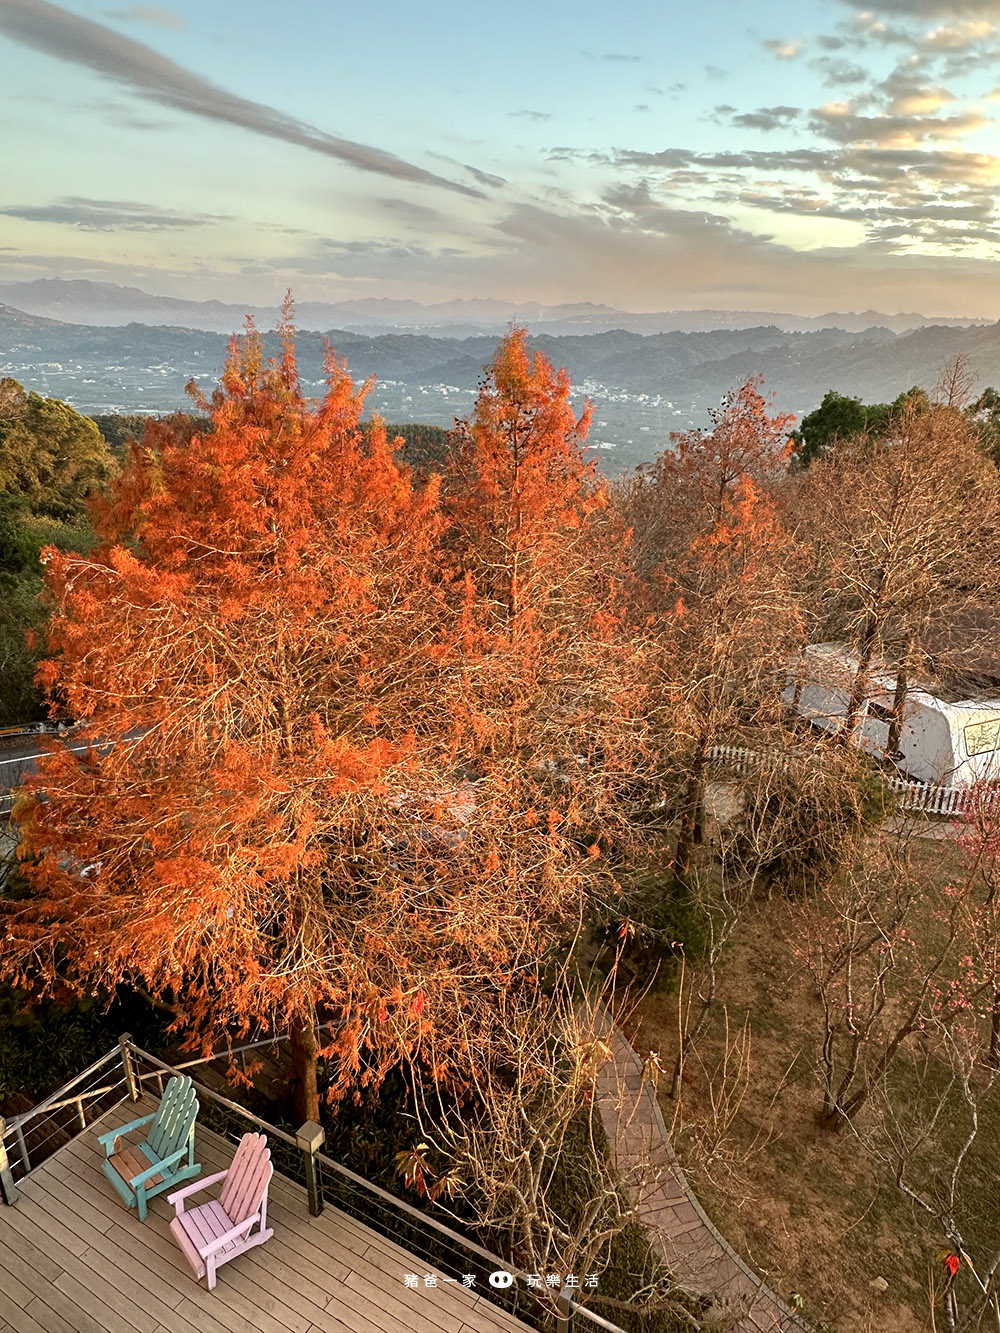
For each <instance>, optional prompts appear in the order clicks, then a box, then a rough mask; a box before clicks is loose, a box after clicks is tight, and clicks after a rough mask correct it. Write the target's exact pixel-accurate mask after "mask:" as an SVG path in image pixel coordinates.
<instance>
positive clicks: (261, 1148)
mask: <svg viewBox="0 0 1000 1333" xmlns="http://www.w3.org/2000/svg"><path fill="white" fill-rule="evenodd" d="M273 1171H274V1167H273V1166H272V1165H271V1150H270V1149H269V1148H268V1146H267V1139H266V1138H265V1137H264V1135H263V1134H244V1135H243V1137H242V1139H240V1145H239V1147H238V1148H237V1149H236V1156H235V1157H234V1158H233V1164H232V1166H231V1167H230V1168H229V1171H228V1173H227V1175H226V1181H225V1184H224V1185H223V1187H222V1193H221V1194H220V1195H219V1203H220V1204H221V1205H222V1207H223V1208H224V1209H225V1212H226V1215H227V1216H228V1217H229V1218H230V1219H231V1220H232V1222H233V1225H234V1226H235V1225H237V1224H238V1223H240V1222H243V1221H245V1220H246V1219H247V1218H248V1217H252V1216H253V1214H254V1213H256V1212H257V1210H258V1209H259V1208H260V1202H261V1199H263V1197H264V1195H265V1194H266V1193H267V1187H268V1184H269V1183H270V1180H271V1175H272V1173H273Z"/></svg>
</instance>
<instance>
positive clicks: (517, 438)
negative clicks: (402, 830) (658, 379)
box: [443, 328, 644, 910]
mask: <svg viewBox="0 0 1000 1333" xmlns="http://www.w3.org/2000/svg"><path fill="white" fill-rule="evenodd" d="M571 393H572V386H571V384H570V380H569V376H568V375H567V373H566V371H565V370H559V371H556V370H555V369H554V368H553V366H552V365H551V363H550V362H549V360H548V359H547V358H546V357H545V355H544V354H542V353H534V354H533V353H532V352H531V350H530V349H529V347H528V339H527V333H526V331H525V330H524V329H521V328H514V329H512V330H511V332H510V333H509V334H508V335H507V336H506V337H505V338H504V339H503V340H502V341H501V342H500V344H499V346H498V348H497V351H496V354H495V356H494V358H493V361H492V362H491V363H490V365H489V366H488V367H487V368H486V375H485V378H484V379H483V382H482V384H481V386H480V391H479V395H478V397H477V400H476V405H475V410H474V412H473V414H472V416H471V417H470V418H468V419H466V420H463V421H459V422H457V423H456V430H455V449H454V452H453V457H452V461H451V466H450V469H449V470H448V471H447V472H446V473H445V476H444V480H443V495H444V503H445V507H446V510H447V512H448V514H449V517H450V519H451V524H452V526H451V528H450V531H449V534H448V539H447V540H448V549H449V551H450V552H451V553H452V555H453V557H454V559H455V565H456V569H457V570H458V571H459V572H460V573H461V576H462V577H463V579H464V607H463V633H464V635H465V642H466V644H475V647H476V653H475V656H474V657H469V658H468V659H467V660H466V663H465V670H464V672H463V675H462V677H461V678H460V681H459V682H457V691H456V698H455V701H454V704H453V707H454V708H455V709H456V710H457V711H456V718H457V720H458V722H459V724H460V726H461V728H462V729H463V731H464V734H465V736H466V742H465V743H466V745H467V748H468V750H469V752H470V754H473V755H474V756H475V762H476V764H477V767H478V771H479V772H480V773H481V774H483V775H484V776H485V775H488V777H489V782H490V784H491V786H490V790H491V791H492V793H493V796H494V798H495V802H496V805H495V822H496V824H497V826H498V827H502V826H504V825H505V823H507V821H510V820H513V821H514V825H515V828H514V829H512V830H511V836H510V838H509V839H508V842H509V843H510V845H513V844H515V843H516V842H517V838H518V836H521V837H523V833H522V834H518V833H517V831H516V825H517V820H518V818H520V816H519V815H518V814H517V813H516V812H519V811H520V812H523V811H524V810H525V809H527V810H528V811H529V817H530V818H540V817H544V818H546V819H548V820H549V821H550V824H551V827H552V828H553V829H558V830H559V833H560V840H559V841H558V844H553V850H552V859H551V861H550V870H551V873H552V874H553V876H554V882H558V883H559V884H560V885H561V886H562V890H563V891H564V892H565V894H566V895H567V896H565V897H564V898H563V899H562V902H563V905H564V906H566V905H568V904H569V903H570V902H572V893H573V891H574V888H575V890H577V891H578V890H579V887H580V883H579V879H578V878H577V879H574V876H573V873H572V871H571V869H570V866H571V865H572V860H573V854H572V851H571V850H570V849H571V845H575V843H578V842H579V840H580V839H581V837H583V834H584V830H587V831H588V834H587V836H588V837H590V836H593V838H594V841H593V842H591V843H589V846H590V847H591V849H592V850H596V848H597V846H598V845H600V846H601V847H602V849H607V847H608V846H609V844H610V842H612V841H615V840H617V841H619V842H621V840H622V839H623V838H624V839H625V840H626V841H627V840H628V837H629V836H630V832H631V830H630V827H629V812H628V801H627V799H626V796H625V788H626V787H627V786H628V785H629V784H630V783H633V782H634V780H635V777H636V772H637V768H638V767H640V766H641V763H642V753H641V752H642V737H643V734H644V733H643V722H642V700H643V685H642V679H641V675H642V672H641V662H642V643H641V639H640V638H639V637H637V636H636V635H635V634H634V632H633V627H632V626H631V625H630V623H629V616H628V585H629V580H630V578H631V575H630V571H629V569H628V565H627V548H628V539H627V538H628V535H627V533H625V532H624V531H622V529H621V513H620V510H615V509H613V508H612V507H611V506H609V504H608V492H607V485H606V482H605V480H604V478H603V477H601V476H600V475H599V474H598V473H597V471H596V466H595V463H594V461H593V460H592V459H591V458H590V457H588V455H587V453H586V448H585V445H586V437H587V431H588V429H589V424H590V417H591V409H590V405H589V404H587V405H585V406H584V408H583V410H582V411H581V412H580V413H577V412H576V411H575V410H574V408H573V406H572V403H571V401H570V399H571ZM598 830H599V833H600V836H598ZM559 858H562V861H561V862H560V868H559V870H558V871H557V870H556V868H555V867H556V863H557V862H559ZM564 872H565V873H564ZM576 906H577V905H576V904H574V910H575V907H576Z"/></svg>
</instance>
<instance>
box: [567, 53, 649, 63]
mask: <svg viewBox="0 0 1000 1333" xmlns="http://www.w3.org/2000/svg"><path fill="white" fill-rule="evenodd" d="M580 54H581V55H582V56H583V57H584V59H585V60H607V61H609V62H610V63H611V64H613V65H634V64H637V63H638V62H639V61H640V60H641V59H642V56H637V55H632V54H631V52H628V51H581V52H580Z"/></svg>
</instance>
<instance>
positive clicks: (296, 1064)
mask: <svg viewBox="0 0 1000 1333" xmlns="http://www.w3.org/2000/svg"><path fill="white" fill-rule="evenodd" d="M288 1042H289V1046H290V1047H291V1052H292V1102H293V1105H294V1108H295V1123H296V1126H298V1125H304V1124H305V1122H306V1121H307V1120H314V1121H316V1123H317V1124H318V1123H319V1086H318V1084H317V1080H316V1052H317V1051H318V1049H319V1043H318V1042H317V1040H316V1029H315V1027H314V1025H313V1023H312V1022H310V1021H307V1020H303V1019H299V1018H297V1019H295V1020H294V1021H293V1022H292V1024H291V1026H290V1027H289V1029H288Z"/></svg>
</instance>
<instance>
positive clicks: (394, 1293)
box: [0, 1097, 528, 1333]
mask: <svg viewBox="0 0 1000 1333" xmlns="http://www.w3.org/2000/svg"><path fill="white" fill-rule="evenodd" d="M154 1108H155V1101H153V1099H151V1098H149V1097H147V1098H146V1099H144V1101H143V1102H140V1103H139V1104H138V1106H136V1105H134V1104H133V1103H131V1102H130V1103H128V1104H127V1105H124V1106H119V1107H117V1108H116V1109H115V1110H113V1111H111V1112H109V1113H108V1114H107V1115H106V1116H104V1117H102V1119H101V1120H99V1121H97V1122H95V1124H94V1125H93V1126H92V1127H91V1128H90V1129H89V1130H87V1131H86V1132H85V1133H83V1134H81V1135H80V1137H79V1138H77V1139H74V1140H73V1141H72V1142H71V1143H68V1144H67V1145H66V1146H65V1147H64V1148H62V1149H60V1150H59V1152H57V1153H56V1154H55V1155H54V1156H53V1157H51V1158H49V1160H48V1161H47V1162H45V1163H44V1164H43V1165H42V1166H40V1167H39V1168H38V1169H37V1170H36V1171H34V1172H32V1174H31V1175H30V1176H28V1177H27V1179H26V1180H24V1181H22V1182H21V1183H20V1184H19V1185H18V1190H19V1198H18V1202H17V1203H16V1204H14V1205H13V1206H9V1207H4V1206H3V1205H2V1204H0V1333H70V1330H73V1333H346V1331H347V1330H353V1333H524V1330H525V1329H527V1327H528V1326H527V1325H526V1324H523V1323H521V1322H520V1321H519V1320H517V1319H514V1318H512V1317H511V1316H510V1315H508V1314H506V1313H505V1312H504V1311H502V1310H500V1309H498V1308H497V1307H496V1306H495V1305H493V1304H491V1302H489V1301H488V1300H486V1299H484V1298H483V1297H482V1295H481V1294H478V1293H477V1292H476V1291H475V1290H471V1291H470V1290H467V1289H465V1288H464V1287H463V1286H462V1285H461V1284H460V1283H456V1282H445V1280H444V1278H443V1275H441V1274H438V1275H437V1280H438V1285H437V1286H436V1287H426V1286H425V1285H424V1276H425V1275H426V1274H431V1273H433V1272H434V1270H433V1269H431V1268H429V1267H428V1266H427V1265H426V1263H424V1262H423V1261H421V1260H419V1259H416V1258H414V1257H413V1256H412V1255H410V1254H408V1253H407V1251H405V1250H402V1249H400V1248H399V1247H398V1246H396V1245H394V1244H393V1243H392V1242H391V1241H387V1240H385V1239H383V1237H381V1236H379V1235H378V1234H377V1233H376V1232H374V1231H371V1230H369V1229H368V1228H367V1227H365V1226H363V1225H362V1224H361V1223H359V1222H356V1221H354V1219H353V1218H349V1217H347V1216H345V1215H344V1214H343V1213H341V1212H339V1211H337V1210H336V1209H334V1208H331V1207H330V1206H329V1205H327V1207H326V1208H325V1210H324V1211H323V1213H322V1215H321V1216H320V1217H310V1216H309V1211H308V1207H307V1203H306V1194H305V1190H304V1189H302V1188H301V1186H299V1185H297V1184H295V1183H294V1182H293V1181H291V1180H289V1179H288V1178H287V1177H286V1176H280V1175H277V1174H275V1176H274V1178H273V1180H272V1182H271V1190H270V1195H269V1201H268V1210H267V1217H268V1224H269V1225H270V1226H272V1227H273V1228H274V1237H273V1239H272V1240H270V1241H268V1242H267V1244H266V1245H263V1246H261V1247H260V1248H259V1249H256V1250H251V1251H250V1252H249V1253H247V1254H244V1255H241V1256H240V1257H239V1258H237V1259H234V1260H233V1261H232V1262H231V1263H230V1264H227V1265H226V1266H225V1267H223V1268H221V1269H220V1270H219V1280H218V1286H217V1287H216V1289H215V1291H213V1292H211V1293H209V1292H207V1291H206V1290H205V1283H204V1279H202V1281H201V1282H197V1281H196V1280H195V1278H194V1274H193V1273H192V1271H191V1269H190V1268H189V1267H188V1265H187V1263H186V1262H185V1260H184V1258H183V1257H182V1255H181V1252H180V1249H179V1248H178V1246H177V1244H176V1243H175V1241H174V1240H173V1238H172V1236H171V1235H170V1231H169V1227H168V1221H169V1218H170V1217H172V1216H173V1209H172V1208H171V1207H170V1205H169V1204H168V1203H167V1202H166V1197H165V1196H164V1195H161V1196H160V1197H159V1198H157V1199H154V1200H152V1201H151V1203H150V1207H149V1217H148V1219H147V1221H146V1222H145V1223H141V1222H139V1220H138V1218H137V1217H136V1214H135V1212H134V1211H130V1210H129V1209H127V1208H125V1206H124V1205H123V1204H122V1202H121V1200H120V1199H119V1198H118V1197H117V1195H116V1194H115V1192H114V1190H113V1189H112V1187H111V1185H110V1184H109V1182H108V1181H107V1180H106V1179H105V1177H104V1175H103V1173H102V1171H101V1169H100V1161H101V1158H102V1156H103V1153H102V1150H101V1148H100V1145H99V1144H98V1142H97V1135H98V1134H99V1133H103V1132H104V1131H105V1130H107V1129H113V1128H114V1127H115V1126H116V1125H120V1124H125V1123H126V1122H127V1121H128V1120H131V1119H134V1118H135V1117H136V1116H139V1115H146V1114H149V1112H150V1111H151V1110H152V1109H154ZM196 1144H197V1160H198V1161H199V1162H200V1163H201V1165H202V1174H203V1175H206V1176H207V1175H211V1174H212V1173H213V1172H214V1171H219V1170H222V1169H223V1168H224V1167H226V1166H227V1165H228V1164H229V1162H230V1161H231V1160H232V1156H233V1152H234V1150H235V1149H234V1145H232V1144H230V1143H228V1142H226V1140H225V1139H222V1138H220V1137H219V1136H218V1135H217V1134H213V1133H212V1132H211V1131H209V1130H206V1129H202V1128H200V1127H199V1128H198V1129H197V1130H196ZM209 1197H211V1196H209ZM408 1273H414V1274H417V1275H418V1277H419V1286H418V1287H416V1288H415V1289H414V1288H408V1287H407V1286H406V1285H405V1275H406V1274H408Z"/></svg>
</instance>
